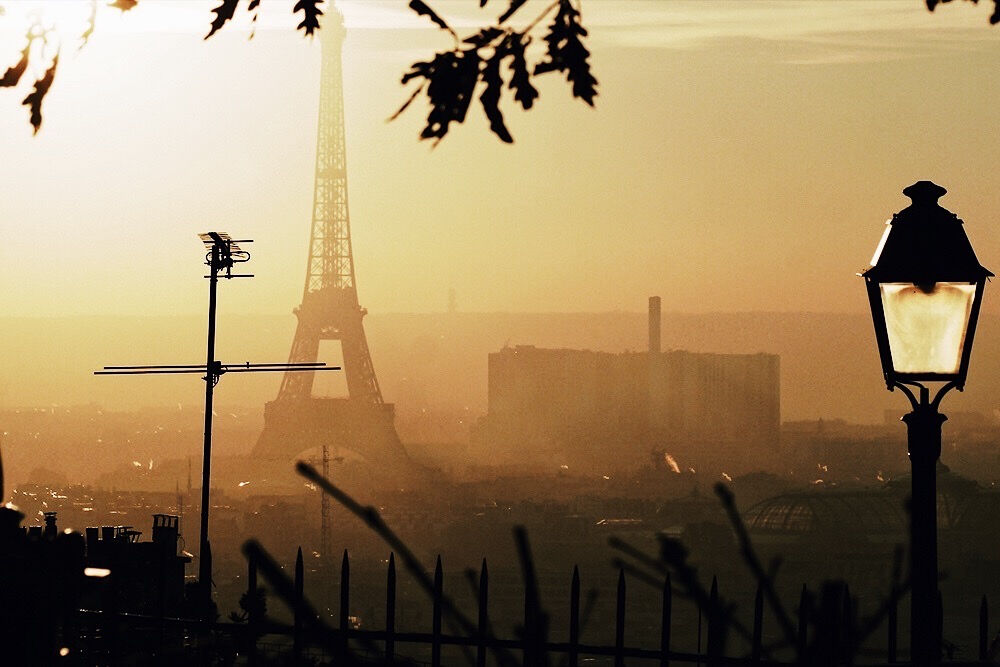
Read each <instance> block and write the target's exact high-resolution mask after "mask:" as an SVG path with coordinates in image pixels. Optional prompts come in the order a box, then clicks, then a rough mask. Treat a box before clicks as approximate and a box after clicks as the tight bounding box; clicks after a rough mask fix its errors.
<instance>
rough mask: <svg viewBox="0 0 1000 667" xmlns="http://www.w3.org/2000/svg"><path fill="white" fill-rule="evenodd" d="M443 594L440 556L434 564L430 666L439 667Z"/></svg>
mask: <svg viewBox="0 0 1000 667" xmlns="http://www.w3.org/2000/svg"><path fill="white" fill-rule="evenodd" d="M443 595H444V575H443V574H442V570H441V556H440V554H439V555H438V557H437V563H436V564H435V565H434V607H433V610H432V617H431V667H441V598H442V597H443Z"/></svg>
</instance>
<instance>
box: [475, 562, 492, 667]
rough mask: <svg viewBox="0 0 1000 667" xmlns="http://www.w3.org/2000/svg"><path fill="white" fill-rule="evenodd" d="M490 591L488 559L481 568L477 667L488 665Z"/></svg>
mask: <svg viewBox="0 0 1000 667" xmlns="http://www.w3.org/2000/svg"><path fill="white" fill-rule="evenodd" d="M489 593H490V571H489V570H488V569H487V567H486V559H485V558H484V559H483V565H482V567H481V568H480V569H479V626H478V632H477V634H478V639H479V642H478V644H477V645H476V667H486V635H487V634H488V630H489V622H490V621H489V615H488V605H489Z"/></svg>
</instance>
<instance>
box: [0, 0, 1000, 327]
mask: <svg viewBox="0 0 1000 667" xmlns="http://www.w3.org/2000/svg"><path fill="white" fill-rule="evenodd" d="M0 4H2V5H3V6H4V7H5V8H6V10H7V11H6V14H5V15H4V16H2V17H0V46H2V51H0V59H2V62H0V67H6V66H7V65H9V64H12V63H13V62H14V61H16V59H17V57H18V51H19V50H20V48H21V46H22V44H21V39H20V35H21V34H22V30H23V23H19V16H22V15H23V14H25V13H26V12H27V11H29V10H31V11H41V12H43V13H44V12H46V11H47V12H49V13H48V15H47V16H48V18H47V19H46V20H51V21H63V22H64V23H66V24H67V25H69V24H71V23H72V22H73V21H74V20H79V19H78V18H76V19H74V18H73V16H74V12H76V15H79V16H82V15H85V14H86V12H87V7H88V4H87V3H86V2H82V3H76V2H74V1H73V0H62V1H59V0H50V1H49V2H34V3H32V2H19V1H18V0H6V1H3V2H0ZM214 4H215V2H213V1H212V0H190V1H188V0H170V1H169V2H167V1H157V0H142V1H141V2H140V3H139V6H138V7H137V8H136V9H135V10H133V11H131V12H128V13H125V14H121V13H119V12H117V11H115V10H112V9H108V8H105V7H102V8H101V11H100V12H99V14H98V17H97V25H96V30H95V32H94V35H93V37H92V38H91V40H90V43H89V44H87V45H86V46H85V47H84V48H82V49H80V50H77V48H76V46H77V45H76V44H75V43H73V34H74V33H73V30H67V31H65V35H66V43H64V44H63V49H62V53H63V55H62V59H61V62H60V67H59V72H58V75H57V77H56V81H55V84H54V86H53V88H52V90H51V93H50V94H49V96H48V97H47V99H46V100H45V106H44V118H45V119H44V125H43V126H42V129H41V131H40V132H39V133H38V135H37V136H35V137H33V136H32V134H31V128H30V126H29V124H28V121H27V110H26V109H25V107H22V106H20V104H19V103H20V101H21V99H22V98H23V97H24V95H25V94H27V88H26V86H25V84H27V85H28V86H30V81H25V82H22V85H21V86H19V87H18V88H17V89H15V90H6V89H5V90H0V127H2V128H3V129H2V132H0V221H2V223H0V284H2V285H3V289H2V290H0V313H2V314H3V315H4V316H56V315H65V314H71V315H73V314H99V315H100V314H117V315H144V314H196V313H201V312H203V310H204V308H205V285H204V282H203V280H202V279H201V276H202V273H203V270H202V269H203V267H202V266H200V264H199V262H200V261H201V256H202V251H201V245H200V243H199V242H198V240H197V238H196V236H195V235H196V234H197V233H198V232H202V231H206V230H223V231H229V232H231V233H232V234H234V235H235V236H239V237H251V238H253V239H255V240H256V243H255V244H254V247H253V250H254V259H253V262H252V264H251V265H250V268H251V269H252V271H253V273H255V274H256V275H257V279H256V280H254V281H249V282H244V283H242V284H235V283H234V284H233V285H232V286H228V285H227V286H225V290H226V292H225V295H224V298H223V308H224V309H225V310H227V311H230V312H246V313H288V312H289V311H290V309H291V308H292V307H293V306H294V305H296V304H298V303H299V301H300V299H301V293H302V284H303V278H304V271H305V258H306V244H307V240H308V234H309V224H310V210H311V202H312V188H313V168H314V159H315V133H316V117H317V88H318V76H319V42H318V40H317V41H311V40H309V39H304V38H303V37H302V36H301V34H300V33H297V32H296V31H295V30H294V22H295V18H294V17H293V16H292V14H291V11H290V6H291V4H292V3H291V2H285V1H283V0H263V3H262V5H263V8H262V12H261V19H260V24H259V27H258V30H257V35H256V37H255V39H253V40H252V41H248V39H247V36H248V30H249V26H248V22H247V21H246V20H245V18H241V19H240V20H238V21H235V22H234V23H232V24H230V25H229V26H227V27H226V28H225V29H223V30H222V31H221V32H220V33H219V34H217V35H216V36H215V37H213V38H212V39H210V40H208V41H204V40H203V39H202V38H203V36H204V34H205V32H206V31H207V28H208V24H209V21H210V19H211V13H210V10H211V8H212V6H213V5H214ZM431 4H432V5H433V6H435V7H437V8H439V9H440V10H441V12H442V14H444V15H445V16H446V17H448V18H450V19H451V20H452V22H453V23H454V25H455V26H456V27H460V28H462V29H461V30H460V32H462V31H470V30H472V26H474V25H478V24H479V23H482V22H485V19H481V17H482V16H483V15H482V14H481V13H480V12H479V10H478V9H477V5H478V3H476V2H474V0H434V2H432V3H431ZM501 5H503V3H498V2H496V0H494V2H493V3H492V4H491V5H489V6H488V8H487V9H488V10H489V11H491V12H493V13H496V12H498V11H499V9H500V8H501ZM340 6H341V7H342V8H343V12H344V14H345V16H346V22H347V28H348V37H347V41H346V46H345V52H344V68H345V98H346V114H347V135H348V169H349V182H350V207H351V218H352V226H353V235H354V249H355V257H356V261H357V270H358V275H359V293H360V298H361V302H362V304H363V305H364V306H366V307H367V308H368V309H369V310H371V311H379V312H427V311H441V310H444V309H445V307H446V304H447V294H448V290H449V288H454V289H455V290H456V293H457V299H458V305H459V308H460V309H461V310H466V311H609V310H617V309H621V310H639V309H641V308H642V307H643V304H644V303H645V298H646V297H647V296H648V295H650V294H660V295H662V296H663V308H664V310H665V311H681V312H706V311H758V310H765V311H814V312H815V311H821V312H825V311H832V312H863V311H865V310H866V309H867V305H866V302H865V298H864V296H863V289H862V285H861V281H860V279H859V278H857V277H855V275H854V274H855V272H856V271H858V270H861V269H863V268H865V267H866V266H867V263H868V260H869V258H870V257H871V254H872V251H873V249H874V247H875V245H876V243H877V241H878V239H879V236H880V234H881V231H882V222H883V221H884V220H885V219H886V218H887V217H888V216H889V215H890V214H891V213H892V212H894V211H897V210H899V209H901V208H903V207H904V206H905V205H906V203H907V200H906V199H905V198H904V197H903V196H902V194H901V193H900V191H901V189H902V188H903V187H905V186H906V185H909V184H910V183H912V182H914V181H916V180H920V179H930V180H934V181H936V182H938V183H940V184H941V185H943V186H945V187H946V188H948V189H949V191H950V193H949V194H948V195H947V196H946V197H945V198H944V199H943V200H942V204H943V205H945V206H946V207H948V208H949V209H951V210H953V211H955V212H956V213H958V214H959V216H960V217H962V218H963V219H964V220H965V221H966V223H967V228H968V231H969V234H970V237H971V239H972V241H973V244H974V245H975V247H976V249H977V251H978V253H979V256H980V259H981V261H982V262H983V263H984V264H985V265H986V266H988V267H990V268H993V269H994V270H997V269H998V267H1000V233H998V231H997V227H996V224H995V222H996V220H997V217H998V211H1000V186H998V181H997V177H996V166H997V162H998V159H1000V132H998V128H997V123H998V120H997V109H998V104H1000V89H998V86H1000V83H998V81H997V78H996V71H997V64H998V62H1000V28H991V27H990V26H989V24H988V21H987V18H988V16H989V12H990V11H991V6H989V3H980V5H979V6H973V5H971V4H968V3H953V4H951V5H947V6H942V7H940V8H939V9H938V10H937V12H935V13H934V14H930V13H928V12H927V11H926V9H925V8H924V5H923V2H922V0H860V1H854V0H805V1H797V0H788V1H781V2H778V1H775V2H755V1H748V0H743V1H736V2H730V1H728V0H694V1H692V0H584V3H583V7H584V19H585V24H586V25H587V26H588V27H589V28H590V30H591V37H590V41H589V46H590V47H591V49H592V51H593V56H592V64H593V68H594V72H595V74H596V76H597V77H598V79H599V80H600V97H599V98H598V99H597V108H596V109H590V108H588V107H587V106H585V105H584V104H583V103H581V102H580V101H575V100H572V99H571V97H570V94H569V87H568V86H567V85H566V84H565V82H564V81H562V80H560V79H559V75H558V74H549V75H546V76H545V77H543V78H542V79H540V80H539V83H540V89H541V92H542V96H541V98H540V100H539V103H538V106H537V108H536V109H535V110H532V111H530V112H527V113H525V112H521V111H519V110H517V109H514V108H513V107H512V106H507V107H506V108H505V111H506V112H507V119H508V124H509V126H510V128H511V131H512V133H513V134H514V137H515V139H516V143H515V144H514V145H513V146H508V145H504V144H502V143H500V142H499V141H497V140H496V138H495V137H494V136H493V135H492V134H490V132H489V130H488V124H487V121H486V119H485V118H484V117H483V114H482V112H481V110H480V109H479V107H478V105H474V106H473V109H472V110H471V112H470V114H469V119H468V120H467V122H466V123H465V124H464V125H462V126H458V127H455V128H454V129H453V130H452V132H451V134H450V135H449V136H448V137H447V138H446V139H445V140H444V142H443V143H442V144H441V145H440V146H438V147H437V148H436V149H433V150H432V149H431V147H430V145H429V144H428V143H427V142H419V141H418V140H417V135H418V132H419V130H420V128H421V127H422V122H423V119H424V116H425V113H426V104H425V103H424V102H423V101H418V102H417V103H415V104H414V105H413V106H412V107H411V109H410V110H409V111H407V112H406V113H405V114H404V115H403V116H402V117H401V118H400V119H399V120H397V121H395V122H392V123H387V122H386V119H387V117H388V116H390V115H391V114H392V113H393V111H394V110H395V109H396V108H397V107H398V106H399V104H400V103H401V102H402V101H403V100H404V99H405V98H406V96H407V90H406V89H404V88H403V87H401V86H400V84H399V77H400V75H401V74H402V73H403V72H404V71H405V70H406V69H407V68H408V65H409V64H410V63H411V62H413V61H414V60H417V59H421V58H427V57H430V56H431V55H432V53H433V51H434V50H435V49H443V48H447V47H448V46H449V45H450V43H451V40H450V38H448V37H447V35H445V34H442V33H440V32H439V31H437V30H436V29H434V28H433V26H431V24H430V23H429V22H427V21H426V20H424V19H421V18H419V17H417V16H415V15H414V14H413V13H412V12H411V11H410V10H408V9H407V7H406V2H405V0H343V1H342V2H341V3H340ZM524 11H525V13H526V14H527V13H530V12H531V11H532V10H531V9H528V10H524ZM81 12H82V13H81ZM491 15H492V14H491ZM241 16H242V15H241ZM77 25H79V24H77ZM26 78H27V77H26ZM985 308H986V310H987V311H988V312H994V313H996V312H1000V299H997V298H991V297H990V295H987V299H986V305H985Z"/></svg>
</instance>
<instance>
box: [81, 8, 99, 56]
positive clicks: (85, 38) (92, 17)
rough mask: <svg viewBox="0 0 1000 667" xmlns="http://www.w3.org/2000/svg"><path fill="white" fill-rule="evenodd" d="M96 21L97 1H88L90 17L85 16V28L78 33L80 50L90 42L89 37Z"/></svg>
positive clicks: (92, 32)
mask: <svg viewBox="0 0 1000 667" xmlns="http://www.w3.org/2000/svg"><path fill="white" fill-rule="evenodd" d="M96 21H97V0H90V15H89V16H87V27H86V28H85V29H84V31H83V32H82V33H80V48H81V49H82V48H83V47H84V46H86V45H87V42H89V41H90V36H91V35H93V34H94V23H95V22H96Z"/></svg>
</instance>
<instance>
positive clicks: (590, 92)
mask: <svg viewBox="0 0 1000 667" xmlns="http://www.w3.org/2000/svg"><path fill="white" fill-rule="evenodd" d="M586 36H587V31H586V29H584V27H583V26H582V25H581V24H580V12H579V11H577V9H576V8H575V7H574V6H573V3H572V2H571V0H560V2H559V11H558V12H557V13H556V17H555V19H554V20H553V22H552V25H551V26H549V32H548V34H546V35H545V41H546V43H547V44H548V52H547V56H548V60H547V61H544V62H541V63H538V65H536V66H535V74H544V73H546V72H556V71H558V72H566V80H567V81H569V82H570V83H571V84H572V85H573V97H579V98H580V99H582V100H583V101H584V102H586V103H587V104H589V105H590V106H594V97H596V96H597V79H595V78H594V77H593V75H592V74H591V73H590V64H589V63H588V62H587V58H589V57H590V51H588V50H587V49H586V47H585V46H584V45H583V42H582V41H581V40H580V38H581V37H586Z"/></svg>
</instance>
